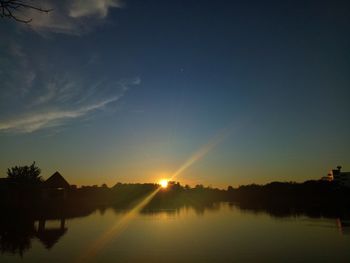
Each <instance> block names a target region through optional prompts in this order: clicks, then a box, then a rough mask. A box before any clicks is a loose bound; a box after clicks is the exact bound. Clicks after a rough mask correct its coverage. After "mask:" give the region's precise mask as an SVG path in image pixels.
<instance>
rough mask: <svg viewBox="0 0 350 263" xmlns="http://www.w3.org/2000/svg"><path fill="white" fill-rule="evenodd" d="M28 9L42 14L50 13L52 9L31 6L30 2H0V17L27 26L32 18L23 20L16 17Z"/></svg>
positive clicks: (0, 0) (17, 0) (24, 0)
mask: <svg viewBox="0 0 350 263" xmlns="http://www.w3.org/2000/svg"><path fill="white" fill-rule="evenodd" d="M28 9H31V10H35V11H38V12H44V13H48V12H50V11H52V9H45V8H41V7H39V6H36V5H34V4H31V1H28V0H0V17H6V18H10V19H14V20H16V21H17V22H21V23H25V24H28V23H30V22H31V21H32V20H33V19H32V18H28V19H24V18H21V17H20V16H18V13H19V12H21V11H23V10H28Z"/></svg>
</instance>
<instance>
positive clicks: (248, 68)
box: [0, 0, 350, 187]
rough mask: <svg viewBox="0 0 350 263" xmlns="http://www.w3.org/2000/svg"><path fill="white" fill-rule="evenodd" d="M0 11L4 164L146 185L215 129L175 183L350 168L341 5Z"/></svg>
mask: <svg viewBox="0 0 350 263" xmlns="http://www.w3.org/2000/svg"><path fill="white" fill-rule="evenodd" d="M37 3H38V4H39V5H41V6H44V7H47V8H52V9H53V11H52V12H50V13H49V14H40V13H33V12H28V11H24V12H23V13H21V14H20V15H22V16H24V17H32V18H33V21H32V22H31V23H30V24H29V25H23V24H19V23H15V22H14V21H11V20H8V19H7V20H6V19H1V21H0V22H1V23H0V31H1V43H0V47H1V49H0V50H1V51H0V79H1V80H2V81H1V85H0V95H1V96H0V145H1V148H0V156H1V158H0V168H1V171H2V174H3V176H5V172H6V168H7V167H10V166H12V165H17V164H29V163H31V162H32V161H34V160H35V161H36V162H37V163H38V165H39V166H40V167H41V168H42V170H43V175H44V176H46V177H47V176H49V175H50V174H51V173H53V172H54V171H56V170H58V171H60V172H61V173H62V174H63V175H64V176H65V177H66V178H67V179H68V180H69V181H70V182H71V183H76V184H95V183H96V184H101V183H104V182H107V183H108V184H109V185H113V184H114V183H115V182H117V181H122V182H156V181H157V180H158V179H160V178H161V177H167V176H169V175H171V174H172V173H173V172H174V171H176V170H177V169H178V168H179V167H181V166H182V165H183V164H184V163H186V160H188V159H191V157H193V155H195V154H196V152H198V151H200V149H202V148H203V147H204V148H205V145H208V143H209V144H210V142H211V141H213V140H214V141H215V138H216V137H217V136H218V134H221V133H227V134H229V135H228V136H225V139H223V140H221V141H220V143H218V144H217V145H216V147H213V148H211V150H210V151H209V152H208V153H207V154H206V155H205V156H203V157H202V158H201V159H200V160H198V161H196V162H195V163H193V165H191V167H189V168H188V169H186V171H184V172H183V174H181V176H179V178H178V180H179V181H181V182H183V183H190V184H196V183H203V184H205V185H209V184H211V185H213V186H219V187H224V186H227V185H229V184H231V185H234V186H236V185H239V184H246V183H253V182H257V183H266V182H269V181H274V180H279V181H303V180H306V179H309V178H310V179H311V178H313V179H315V178H319V177H321V176H323V175H325V174H326V173H327V171H328V170H329V169H331V168H333V166H336V165H338V164H341V165H343V167H344V169H350V159H349V149H350V139H349V136H348V135H349V134H350V123H349V121H348V116H349V114H350V107H349V98H350V88H349V87H350V85H349V84H350V76H349V69H350V49H349V47H350V37H349V36H350V18H349V16H348V13H349V11H350V5H349V4H347V3H345V2H342V1H283V3H282V1H268V2H265V3H261V1H232V2H229V1H215V2H213V1H132V0H125V1H118V0H89V1H80V0H74V1H60V2H59V3H58V2H57V1H44V2H40V1H37Z"/></svg>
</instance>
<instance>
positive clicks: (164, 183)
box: [159, 179, 168, 188]
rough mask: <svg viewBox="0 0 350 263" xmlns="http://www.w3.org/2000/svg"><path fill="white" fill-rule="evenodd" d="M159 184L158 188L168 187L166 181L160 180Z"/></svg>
mask: <svg viewBox="0 0 350 263" xmlns="http://www.w3.org/2000/svg"><path fill="white" fill-rule="evenodd" d="M159 184H160V186H161V187H162V188H167V186H168V180H166V179H162V180H160V181H159Z"/></svg>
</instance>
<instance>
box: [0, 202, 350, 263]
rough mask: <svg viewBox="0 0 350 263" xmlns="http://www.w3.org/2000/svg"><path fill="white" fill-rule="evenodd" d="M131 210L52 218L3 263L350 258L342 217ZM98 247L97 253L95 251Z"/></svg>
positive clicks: (223, 208)
mask: <svg viewBox="0 0 350 263" xmlns="http://www.w3.org/2000/svg"><path fill="white" fill-rule="evenodd" d="M125 215H126V212H122V211H115V210H113V209H106V210H104V211H100V210H97V211H96V212H94V213H92V214H90V215H88V216H86V217H80V218H73V219H66V220H65V221H64V222H63V221H60V220H49V221H46V222H45V227H44V230H43V231H42V234H41V235H36V236H32V237H31V238H30V239H29V240H30V243H29V245H28V242H27V243H26V244H27V245H24V248H23V255H22V257H21V256H20V255H19V254H18V251H16V252H15V253H11V252H9V251H6V246H8V250H9V249H10V248H11V244H10V245H9V244H7V245H6V244H5V245H4V244H2V245H1V246H2V251H4V250H5V252H3V253H2V254H1V255H0V262H51V263H52V262H79V259H81V258H84V256H87V257H88V258H89V259H90V261H91V262H232V261H259V262H262V261H269V262H271V261H280V262H281V261H283V262H286V261H287V262H295V261H305V262H310V261H312V262H318V261H322V262H335V261H337V262H345V261H346V262H350V230H349V228H348V227H346V226H345V225H346V222H345V221H340V220H339V219H327V218H308V217H305V216H299V217H284V218H276V217H272V216H270V215H269V214H267V213H254V212H247V211H242V210H240V209H238V208H236V207H234V206H230V205H229V204H227V203H222V204H217V205H215V206H214V207H211V208H210V209H204V210H201V211H198V210H197V211H196V210H194V209H192V208H182V209H180V210H163V211H162V210H161V211H152V212H151V211H149V212H146V213H142V214H139V215H137V216H135V217H130V218H129V219H126V220H125ZM120 220H122V222H123V224H122V225H119V227H118V228H117V229H115V228H114V230H115V231H114V232H111V231H110V230H111V229H113V227H115V226H116V224H117V225H118V222H120ZM61 223H62V225H61ZM42 227H43V225H41V228H42ZM34 228H35V229H38V228H39V222H35V224H34ZM106 233H107V234H106ZM111 233H112V234H111ZM17 238H18V237H17ZM24 243H25V242H24ZM96 247H98V249H96ZM93 249H96V251H97V253H95V254H94V253H88V252H89V251H90V252H91V250H93Z"/></svg>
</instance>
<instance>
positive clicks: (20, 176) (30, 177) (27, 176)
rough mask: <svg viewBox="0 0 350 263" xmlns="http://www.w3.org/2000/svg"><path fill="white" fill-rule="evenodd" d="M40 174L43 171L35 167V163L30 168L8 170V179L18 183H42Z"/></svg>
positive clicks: (26, 166) (16, 167) (21, 167)
mask: <svg viewBox="0 0 350 263" xmlns="http://www.w3.org/2000/svg"><path fill="white" fill-rule="evenodd" d="M40 173H41V170H40V168H39V167H38V166H36V165H35V162H33V163H32V164H31V165H30V166H28V165H25V166H15V167H11V168H9V169H7V177H8V178H9V179H11V181H14V182H18V183H29V184H36V183H41V182H42V178H41V176H40Z"/></svg>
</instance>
